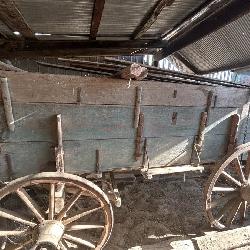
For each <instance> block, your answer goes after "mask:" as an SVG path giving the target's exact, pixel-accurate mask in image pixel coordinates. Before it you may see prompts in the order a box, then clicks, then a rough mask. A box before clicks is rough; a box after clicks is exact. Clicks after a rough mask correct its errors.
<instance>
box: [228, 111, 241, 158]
mask: <svg viewBox="0 0 250 250" xmlns="http://www.w3.org/2000/svg"><path fill="white" fill-rule="evenodd" d="M239 123H240V115H238V114H234V115H232V117H231V127H230V130H229V138H228V147H227V153H231V152H233V150H234V148H235V147H236V144H237V132H238V127H239Z"/></svg>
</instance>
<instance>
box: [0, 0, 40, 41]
mask: <svg viewBox="0 0 250 250" xmlns="http://www.w3.org/2000/svg"><path fill="white" fill-rule="evenodd" d="M0 20H2V21H3V23H4V24H5V25H6V26H8V27H9V28H10V29H11V30H12V31H18V32H20V34H22V36H23V37H25V38H33V39H34V38H35V35H34V32H33V31H32V29H31V28H30V27H29V25H28V24H27V22H26V21H25V19H24V17H23V15H22V14H21V12H20V11H19V9H18V8H17V6H16V4H15V3H14V2H13V1H12V0H0Z"/></svg>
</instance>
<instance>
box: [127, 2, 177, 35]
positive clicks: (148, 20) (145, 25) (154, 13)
mask: <svg viewBox="0 0 250 250" xmlns="http://www.w3.org/2000/svg"><path fill="white" fill-rule="evenodd" d="M174 1H175V0H158V1H157V2H156V4H155V5H154V6H153V7H152V8H151V9H150V10H149V11H148V12H147V13H146V15H145V16H144V18H143V19H142V21H141V23H140V24H139V25H138V26H137V27H136V29H135V31H134V33H133V34H132V38H133V39H138V38H140V37H142V36H143V34H145V33H146V31H147V30H148V29H149V28H150V27H151V26H152V24H153V23H154V22H155V21H156V20H157V18H158V16H159V15H160V14H161V12H162V10H163V9H164V8H165V7H167V6H170V5H172V4H173V2H174Z"/></svg>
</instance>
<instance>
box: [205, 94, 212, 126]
mask: <svg viewBox="0 0 250 250" xmlns="http://www.w3.org/2000/svg"><path fill="white" fill-rule="evenodd" d="M213 96H214V93H213V91H209V92H208V96H207V106H206V110H205V111H206V112H207V121H206V126H207V124H208V120H209V116H210V110H211V107H212V101H213Z"/></svg>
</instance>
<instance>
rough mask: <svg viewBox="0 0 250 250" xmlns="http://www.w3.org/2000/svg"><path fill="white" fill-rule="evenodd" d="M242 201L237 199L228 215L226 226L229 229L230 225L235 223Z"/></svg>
mask: <svg viewBox="0 0 250 250" xmlns="http://www.w3.org/2000/svg"><path fill="white" fill-rule="evenodd" d="M241 203H242V201H241V200H240V199H235V200H234V202H233V203H232V206H231V209H230V210H229V213H228V215H227V219H226V223H225V225H226V226H227V227H230V225H231V224H232V223H233V221H234V219H235V217H236V214H237V213H238V211H239V208H240V206H241Z"/></svg>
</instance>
